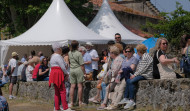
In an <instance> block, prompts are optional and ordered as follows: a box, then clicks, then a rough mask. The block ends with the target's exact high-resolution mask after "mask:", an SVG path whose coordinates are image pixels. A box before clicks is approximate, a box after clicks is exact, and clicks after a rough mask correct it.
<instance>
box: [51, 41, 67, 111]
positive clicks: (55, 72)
mask: <svg viewBox="0 0 190 111" xmlns="http://www.w3.org/2000/svg"><path fill="white" fill-rule="evenodd" d="M52 48H53V51H54V54H52V56H51V59H50V66H51V72H50V77H49V86H51V83H53V84H54V89H55V96H54V99H55V109H56V111H57V110H60V106H59V103H60V98H61V103H62V105H63V109H64V110H67V109H68V104H67V101H66V89H65V84H64V80H65V77H64V76H67V75H68V73H67V70H66V68H65V62H64V59H63V57H62V56H61V54H62V49H61V44H60V43H54V44H53V45H52Z"/></svg>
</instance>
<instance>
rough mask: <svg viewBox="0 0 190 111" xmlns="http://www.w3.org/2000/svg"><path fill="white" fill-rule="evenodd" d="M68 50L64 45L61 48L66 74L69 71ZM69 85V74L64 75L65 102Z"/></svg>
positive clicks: (67, 97)
mask: <svg viewBox="0 0 190 111" xmlns="http://www.w3.org/2000/svg"><path fill="white" fill-rule="evenodd" d="M69 51H70V49H69V47H68V46H64V47H63V48H62V54H63V55H62V56H63V59H64V61H65V67H66V69H67V72H68V74H69V72H70V67H69V55H68V53H69ZM70 86H71V84H70V81H69V76H66V77H65V88H66V99H67V103H68V102H69V91H70Z"/></svg>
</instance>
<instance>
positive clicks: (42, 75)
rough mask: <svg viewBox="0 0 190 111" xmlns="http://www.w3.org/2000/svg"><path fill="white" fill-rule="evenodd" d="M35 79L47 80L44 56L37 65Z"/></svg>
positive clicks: (47, 74)
mask: <svg viewBox="0 0 190 111" xmlns="http://www.w3.org/2000/svg"><path fill="white" fill-rule="evenodd" d="M37 81H49V67H48V60H47V58H46V57H44V58H43V59H42V62H41V65H40V67H39V73H38V75H37Z"/></svg>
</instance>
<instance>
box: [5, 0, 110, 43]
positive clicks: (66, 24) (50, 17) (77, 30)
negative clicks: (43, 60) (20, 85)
mask: <svg viewBox="0 0 190 111" xmlns="http://www.w3.org/2000/svg"><path fill="white" fill-rule="evenodd" d="M68 40H79V41H92V42H94V43H99V44H103V43H106V42H107V40H108V39H106V38H104V37H101V36H99V35H98V34H96V33H94V32H93V31H90V30H89V29H88V28H87V27H86V26H84V25H83V24H82V23H81V22H80V21H79V20H78V19H77V18H76V17H75V16H74V15H73V13H72V12H71V11H70V10H69V8H68V7H67V5H66V4H65V2H64V1H63V0H53V2H52V4H51V6H50V7H49V9H48V10H47V12H46V13H45V14H44V16H43V17H42V18H41V19H40V20H39V21H38V22H37V23H36V24H35V25H34V26H33V27H32V28H30V29H29V30H28V31H26V32H25V33H23V34H22V35H20V36H18V37H15V38H13V39H10V40H6V41H2V44H3V45H15V46H17V45H51V43H52V42H56V41H57V42H67V41H68ZM100 42H101V43H100Z"/></svg>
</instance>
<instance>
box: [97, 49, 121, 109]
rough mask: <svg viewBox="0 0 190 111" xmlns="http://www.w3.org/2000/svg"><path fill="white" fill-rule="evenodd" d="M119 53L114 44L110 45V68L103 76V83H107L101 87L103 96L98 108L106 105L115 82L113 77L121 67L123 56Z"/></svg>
mask: <svg viewBox="0 0 190 111" xmlns="http://www.w3.org/2000/svg"><path fill="white" fill-rule="evenodd" d="M119 54H120V51H119V48H117V47H116V46H111V47H110V57H111V58H112V59H113V63H112V66H111V69H109V70H108V73H107V74H106V75H105V77H104V83H105V84H108V85H106V89H104V87H102V88H103V89H102V91H103V94H104V96H105V97H104V101H103V103H102V104H101V106H100V107H99V108H98V110H100V109H104V108H105V107H106V106H107V103H108V95H109V93H110V92H111V91H112V90H113V89H114V88H115V86H116V84H117V83H116V82H115V78H116V77H117V74H118V72H119V70H120V69H121V64H122V62H123V58H122V57H121V56H119Z"/></svg>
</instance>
